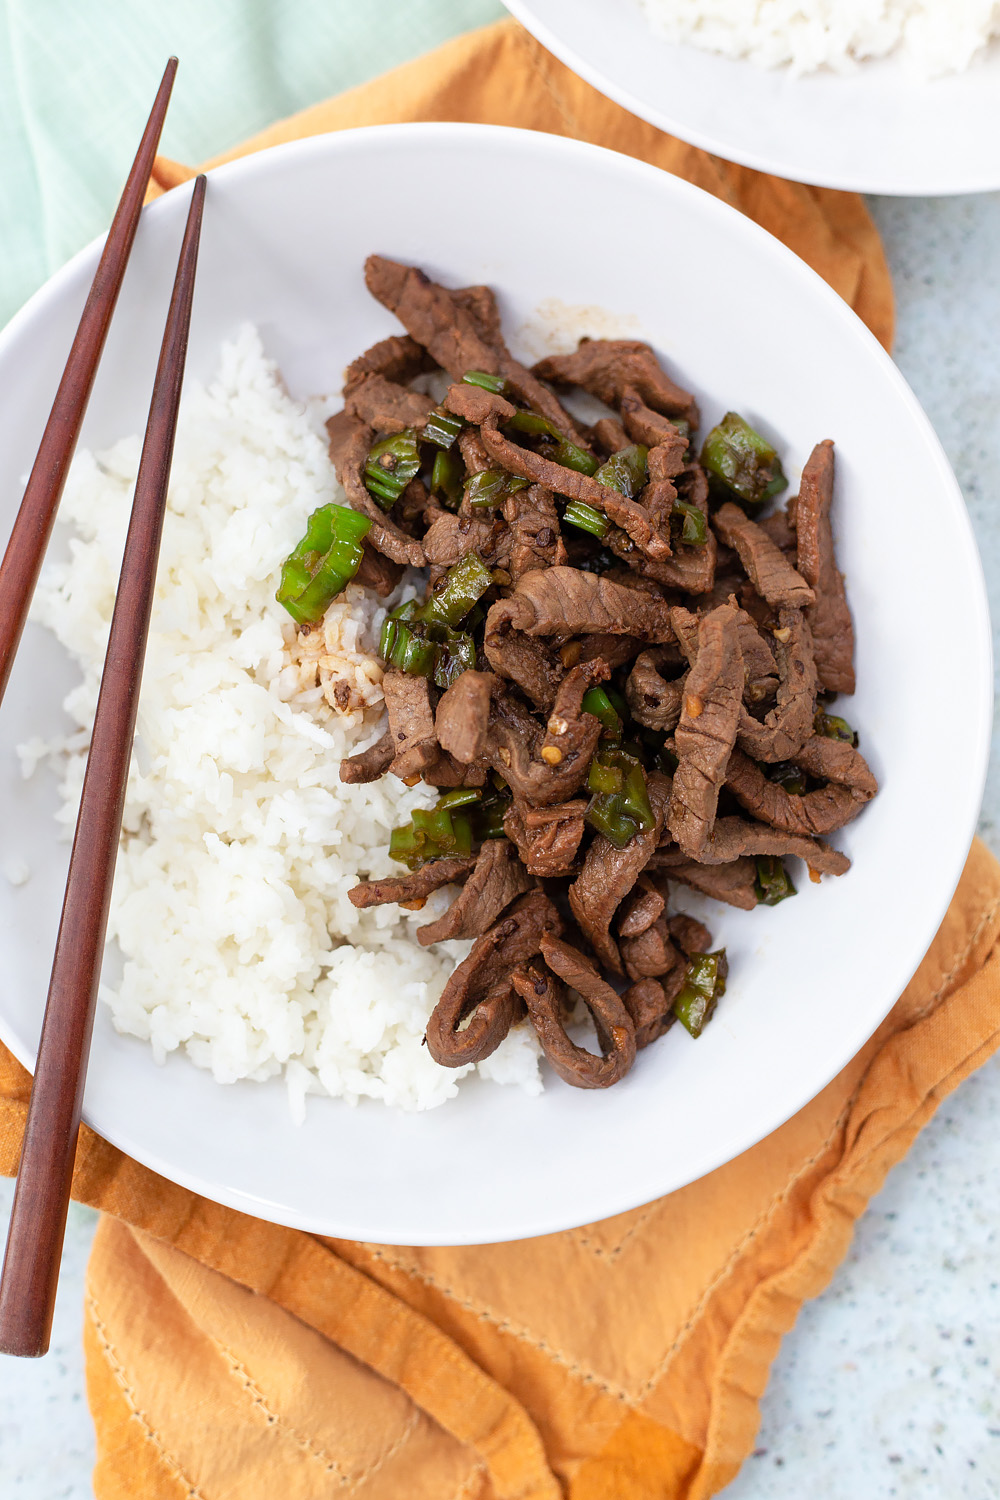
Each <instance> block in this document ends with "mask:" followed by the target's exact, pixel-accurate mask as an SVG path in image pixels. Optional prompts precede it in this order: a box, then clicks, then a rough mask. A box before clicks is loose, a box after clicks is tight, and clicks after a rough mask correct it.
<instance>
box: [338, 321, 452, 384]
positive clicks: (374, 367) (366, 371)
mask: <svg viewBox="0 0 1000 1500" xmlns="http://www.w3.org/2000/svg"><path fill="white" fill-rule="evenodd" d="M433 368H434V361H433V360H432V359H430V358H429V356H428V354H427V350H426V349H424V348H423V347H422V346H421V345H420V344H418V343H417V341H416V339H411V338H410V337H409V335H408V334H398V333H394V334H391V335H390V336H389V338H387V339H379V341H378V343H377V344H372V346H371V348H370V349H366V350H365V352H364V354H359V355H358V357H357V359H353V360H352V361H351V363H350V364H349V365H348V366H347V369H346V370H345V371H344V395H345V396H348V395H350V393H351V392H352V391H353V390H354V389H355V388H356V387H357V386H359V385H361V384H363V382H364V381H366V380H368V379H370V378H371V376H372V375H381V376H382V377H383V378H384V379H385V380H391V381H393V382H395V383H396V384H399V385H405V384H406V382H407V381H408V380H412V379H413V377H414V376H415V375H421V374H422V373H423V372H424V371H425V370H431V369H433Z"/></svg>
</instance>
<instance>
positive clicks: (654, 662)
mask: <svg viewBox="0 0 1000 1500" xmlns="http://www.w3.org/2000/svg"><path fill="white" fill-rule="evenodd" d="M663 654H664V653H663V652H661V651H658V650H656V649H654V650H652V651H643V652H642V653H641V654H640V655H639V656H637V657H636V659H635V664H634V666H633V667H632V670H631V672H630V673H629V676H628V680H627V682H626V683H625V699H626V702H627V703H628V706H629V708H630V709H631V710H632V717H633V719H635V721H636V723H637V724H642V725H644V726H645V728H646V729H658V730H661V731H662V732H663V733H665V734H672V733H673V731H674V730H675V729H676V728H677V725H678V723H679V721H680V717H681V702H682V699H683V696H684V683H685V680H686V678H684V677H682V678H679V679H678V680H677V681H674V682H668V681H667V680H666V679H665V678H663V677H661V676H660V673H659V671H658V670H657V667H658V665H659V664H661V663H662V659H663Z"/></svg>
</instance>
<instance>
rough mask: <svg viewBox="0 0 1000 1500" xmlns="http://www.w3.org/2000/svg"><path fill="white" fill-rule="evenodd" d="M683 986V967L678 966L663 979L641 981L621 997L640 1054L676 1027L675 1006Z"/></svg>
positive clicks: (630, 987) (632, 985) (631, 985)
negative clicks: (629, 1017)
mask: <svg viewBox="0 0 1000 1500" xmlns="http://www.w3.org/2000/svg"><path fill="white" fill-rule="evenodd" d="M683 983H684V967H683V965H679V966H678V967H677V968H676V969H674V970H673V971H672V972H671V973H670V974H668V975H667V976H666V979H665V981H664V980H663V979H640V980H639V981H638V982H637V983H636V984H630V985H629V987H628V989H627V990H626V991H625V992H624V994H623V995H622V1004H623V1005H624V1006H625V1009H626V1010H627V1011H628V1013H629V1015H630V1016H631V1017H632V1024H633V1025H634V1027H635V1047H636V1051H637V1052H641V1051H642V1049H643V1047H648V1046H649V1044H650V1042H655V1041H658V1040H659V1038H660V1037H661V1036H662V1035H663V1033H664V1032H665V1031H669V1029H670V1027H671V1026H672V1025H673V1024H674V1021H675V1019H676V1017H675V1016H674V1010H673V1005H674V1001H675V1000H676V999H677V996H678V993H679V992H680V989H681V986H682V985H683Z"/></svg>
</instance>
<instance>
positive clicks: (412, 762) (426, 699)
mask: <svg viewBox="0 0 1000 1500" xmlns="http://www.w3.org/2000/svg"><path fill="white" fill-rule="evenodd" d="M382 691H383V692H384V693H385V706H386V708H387V709H388V711H389V734H390V737H391V740H392V746H393V750H394V752H395V753H394V755H393V759H392V764H391V765H390V767H389V769H390V770H391V771H392V773H393V775H394V776H398V777H399V778H400V780H401V781H405V780H407V779H408V778H409V777H411V776H419V775H420V774H421V772H423V771H425V770H426V769H427V768H428V767H429V766H430V765H431V764H432V762H433V761H435V760H436V759H437V755H438V742H437V736H436V734H435V731H434V706H433V703H432V701H431V685H430V683H429V682H428V680H427V678H426V677H411V676H410V675H409V674H408V673H406V672H397V671H395V670H392V671H389V672H386V674H385V676H384V677H383V679H382Z"/></svg>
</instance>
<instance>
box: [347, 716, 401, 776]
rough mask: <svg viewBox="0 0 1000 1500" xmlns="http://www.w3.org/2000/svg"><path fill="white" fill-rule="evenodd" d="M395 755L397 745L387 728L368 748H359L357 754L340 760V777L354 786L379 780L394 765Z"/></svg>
mask: <svg viewBox="0 0 1000 1500" xmlns="http://www.w3.org/2000/svg"><path fill="white" fill-rule="evenodd" d="M395 755H396V747H395V745H394V744H393V741H392V734H391V733H390V731H389V730H388V729H387V730H386V731H385V734H383V735H382V737H381V738H380V739H377V740H376V741H375V743H374V745H369V746H368V749H367V750H359V751H358V753H357V755H349V756H347V758H346V759H345V760H342V761H341V762H340V779H341V781H346V782H347V783H348V784H349V785H352V786H354V785H358V784H360V783H363V782H366V781H378V780H379V778H380V777H381V776H384V775H385V773H386V771H388V769H389V767H390V766H391V765H392V762H393V760H394V759H395Z"/></svg>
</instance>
